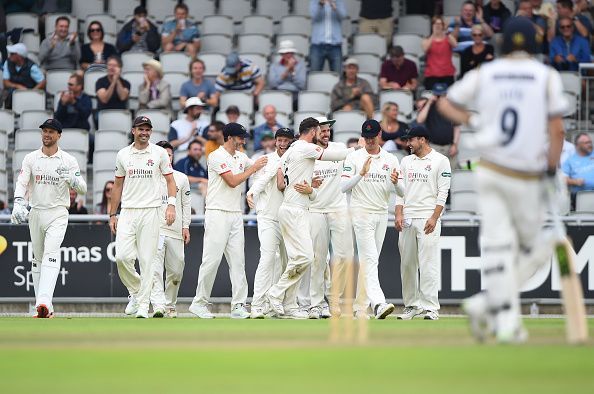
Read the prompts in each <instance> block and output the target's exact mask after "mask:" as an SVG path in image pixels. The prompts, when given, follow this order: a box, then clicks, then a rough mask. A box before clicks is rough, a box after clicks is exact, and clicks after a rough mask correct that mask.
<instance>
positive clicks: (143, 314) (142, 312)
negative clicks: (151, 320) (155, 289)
mask: <svg viewBox="0 0 594 394" xmlns="http://www.w3.org/2000/svg"><path fill="white" fill-rule="evenodd" d="M136 317H137V318H139V319H148V317H149V313H148V308H147V309H138V312H136Z"/></svg>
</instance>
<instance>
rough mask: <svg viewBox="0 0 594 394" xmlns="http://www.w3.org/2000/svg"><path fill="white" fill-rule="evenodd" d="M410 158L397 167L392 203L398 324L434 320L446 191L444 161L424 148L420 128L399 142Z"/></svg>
mask: <svg viewBox="0 0 594 394" xmlns="http://www.w3.org/2000/svg"><path fill="white" fill-rule="evenodd" d="M403 138H405V139H406V140H407V141H408V147H409V149H410V152H411V153H412V154H411V155H408V156H405V157H404V158H403V159H402V162H400V171H401V176H402V182H401V183H402V187H403V188H404V196H402V197H399V196H397V197H396V209H395V213H394V216H395V225H396V230H397V231H399V232H400V235H399V237H398V249H399V250H400V275H401V277H402V300H403V301H404V311H403V313H402V314H401V315H399V316H398V319H403V320H410V319H412V318H413V317H415V316H418V315H421V314H424V316H423V317H424V319H426V320H437V319H439V312H438V311H439V301H438V298H437V295H438V289H439V281H440V279H441V267H440V264H439V263H440V259H439V253H440V252H439V237H440V235H441V215H442V213H443V210H444V206H445V203H446V200H447V198H448V192H449V190H450V179H451V176H452V174H451V168H450V162H449V159H448V158H447V157H446V156H444V155H442V154H441V153H439V152H437V151H436V150H435V149H432V148H431V146H430V145H429V138H430V136H429V132H428V131H427V129H426V128H425V127H424V126H416V127H413V128H411V129H410V130H409V131H408V133H407V134H406V135H405V136H404V137H403Z"/></svg>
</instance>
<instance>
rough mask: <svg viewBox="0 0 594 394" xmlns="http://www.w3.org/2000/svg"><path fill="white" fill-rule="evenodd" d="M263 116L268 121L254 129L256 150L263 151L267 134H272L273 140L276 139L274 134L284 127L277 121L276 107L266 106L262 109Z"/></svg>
mask: <svg viewBox="0 0 594 394" xmlns="http://www.w3.org/2000/svg"><path fill="white" fill-rule="evenodd" d="M262 116H264V119H265V120H266V121H265V122H264V123H262V124H261V125H258V126H256V127H255V128H254V133H253V134H254V150H255V151H257V150H260V149H262V144H261V141H262V138H263V136H264V135H265V134H269V133H272V139H274V134H275V133H276V131H277V130H278V129H282V128H283V127H285V126H283V125H281V124H280V123H278V122H277V120H276V108H275V107H274V105H266V106H264V108H262Z"/></svg>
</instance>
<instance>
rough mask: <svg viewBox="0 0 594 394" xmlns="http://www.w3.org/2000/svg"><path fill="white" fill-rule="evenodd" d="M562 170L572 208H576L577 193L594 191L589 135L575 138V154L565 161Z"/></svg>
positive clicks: (580, 135)
mask: <svg viewBox="0 0 594 394" xmlns="http://www.w3.org/2000/svg"><path fill="white" fill-rule="evenodd" d="M561 170H562V171H563V173H564V174H565V175H566V176H567V185H568V186H569V191H570V192H571V201H572V206H575V195H576V193H577V192H579V191H582V190H594V156H593V155H592V138H590V135H589V134H588V133H579V134H578V135H577V136H576V137H575V153H574V154H573V155H572V156H570V157H569V158H568V159H567V160H565V162H564V163H563V165H562V166H561Z"/></svg>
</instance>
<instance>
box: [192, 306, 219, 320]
mask: <svg viewBox="0 0 594 394" xmlns="http://www.w3.org/2000/svg"><path fill="white" fill-rule="evenodd" d="M188 310H189V311H190V312H191V313H193V314H194V315H196V316H198V317H199V318H201V319H214V315H213V314H212V313H210V311H209V310H208V308H207V307H206V305H198V304H192V305H190V307H189V308H188Z"/></svg>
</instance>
